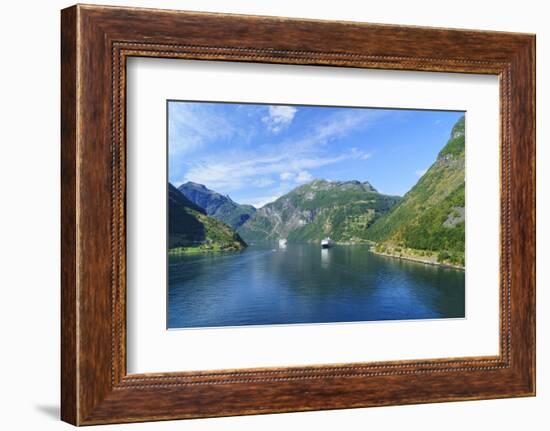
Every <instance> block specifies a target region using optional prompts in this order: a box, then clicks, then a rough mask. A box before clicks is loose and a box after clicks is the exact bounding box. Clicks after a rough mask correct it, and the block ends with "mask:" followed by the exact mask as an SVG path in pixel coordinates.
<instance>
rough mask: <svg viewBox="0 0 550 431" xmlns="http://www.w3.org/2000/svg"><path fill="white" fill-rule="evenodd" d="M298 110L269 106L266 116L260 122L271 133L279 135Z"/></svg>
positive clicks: (288, 107) (289, 107) (290, 107)
mask: <svg viewBox="0 0 550 431" xmlns="http://www.w3.org/2000/svg"><path fill="white" fill-rule="evenodd" d="M297 111H298V110H297V109H296V108H294V107H292V106H269V107H268V108H267V115H265V116H264V117H262V122H263V123H264V124H265V125H266V126H267V129H268V130H269V131H270V132H272V133H279V132H280V131H281V130H283V129H284V128H285V127H288V126H289V125H290V123H292V120H293V119H294V116H295V115H296V112H297Z"/></svg>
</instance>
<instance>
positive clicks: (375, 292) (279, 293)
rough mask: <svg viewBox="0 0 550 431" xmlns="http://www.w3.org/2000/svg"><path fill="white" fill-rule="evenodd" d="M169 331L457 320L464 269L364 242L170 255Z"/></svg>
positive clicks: (462, 306)
mask: <svg viewBox="0 0 550 431" xmlns="http://www.w3.org/2000/svg"><path fill="white" fill-rule="evenodd" d="M168 279H169V282H168V328H192V327H193V328H197V327H215V326H240V325H270V324H292V323H329V322H358V321H376V320H403V319H433V318H459V317H464V316H465V313H464V311H465V296H464V294H465V288H464V272H463V271H461V270H457V269H450V268H442V267H438V266H433V265H427V264H422V263H417V262H410V261H404V260H400V259H396V258H391V257H384V256H379V255H376V254H373V253H371V252H370V251H369V247H368V246H366V245H337V246H335V247H333V248H330V249H328V250H322V249H321V248H320V246H319V245H318V244H288V245H287V246H286V247H285V248H279V246H278V245H277V244H256V245H251V246H249V247H248V248H247V249H246V250H244V251H242V252H235V253H225V254H224V253H217V254H215V253H212V254H197V255H184V254H183V255H177V256H169V263H168Z"/></svg>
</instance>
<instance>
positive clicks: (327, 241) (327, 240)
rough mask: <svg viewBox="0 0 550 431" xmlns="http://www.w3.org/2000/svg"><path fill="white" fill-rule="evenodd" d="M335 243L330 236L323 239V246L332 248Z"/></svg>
mask: <svg viewBox="0 0 550 431" xmlns="http://www.w3.org/2000/svg"><path fill="white" fill-rule="evenodd" d="M333 245H334V242H333V241H332V240H331V239H330V238H328V237H327V238H325V239H324V240H322V241H321V248H330V247H332V246H333Z"/></svg>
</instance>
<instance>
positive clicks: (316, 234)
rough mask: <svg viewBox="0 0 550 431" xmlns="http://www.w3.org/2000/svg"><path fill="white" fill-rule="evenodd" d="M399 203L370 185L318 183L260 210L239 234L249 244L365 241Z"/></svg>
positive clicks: (335, 182) (296, 191) (360, 183)
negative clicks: (328, 239)
mask: <svg viewBox="0 0 550 431" xmlns="http://www.w3.org/2000/svg"><path fill="white" fill-rule="evenodd" d="M398 201H399V197H396V196H386V195H383V194H380V193H378V192H377V191H376V189H375V188H374V187H373V186H372V185H371V184H369V183H368V182H360V181H326V180H314V181H312V182H310V183H308V184H305V185H303V186H300V187H298V188H296V189H294V190H292V191H291V192H290V193H288V194H286V195H284V196H282V197H280V198H279V199H277V200H276V201H275V202H272V203H270V204H267V205H265V206H264V207H262V208H260V209H259V210H258V211H257V212H256V213H255V214H254V215H253V216H252V217H251V218H250V219H249V220H248V221H247V222H246V223H244V224H243V225H242V226H241V227H240V228H239V233H240V234H241V235H242V236H243V238H245V239H246V240H248V241H260V240H272V239H278V238H288V239H289V240H290V241H314V240H321V239H322V238H324V237H325V236H330V237H331V238H333V239H335V240H337V241H353V240H361V239H363V238H364V230H365V229H366V228H367V227H368V226H369V225H370V224H371V223H372V222H373V221H374V220H375V219H376V218H377V217H379V216H381V215H382V214H384V213H386V212H387V211H388V210H389V209H390V208H391V207H392V206H393V205H395V204H396V203H397V202H398Z"/></svg>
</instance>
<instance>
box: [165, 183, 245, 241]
mask: <svg viewBox="0 0 550 431" xmlns="http://www.w3.org/2000/svg"><path fill="white" fill-rule="evenodd" d="M168 233H169V234H168V248H169V249H171V250H173V249H182V248H194V249H197V250H198V251H218V250H220V251H221V250H240V249H243V248H244V247H246V243H245V242H244V241H243V240H242V239H241V237H240V236H239V234H237V233H236V232H235V231H234V230H233V229H231V228H230V227H229V226H227V225H226V224H224V223H222V222H220V221H219V220H216V219H214V218H212V217H209V216H207V215H206V212H205V211H204V210H203V209H202V208H200V207H199V206H197V205H195V204H194V203H193V202H191V201H190V200H189V199H187V198H186V197H185V196H184V195H183V194H182V193H181V192H180V191H178V189H176V188H175V187H174V186H173V185H172V184H168Z"/></svg>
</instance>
